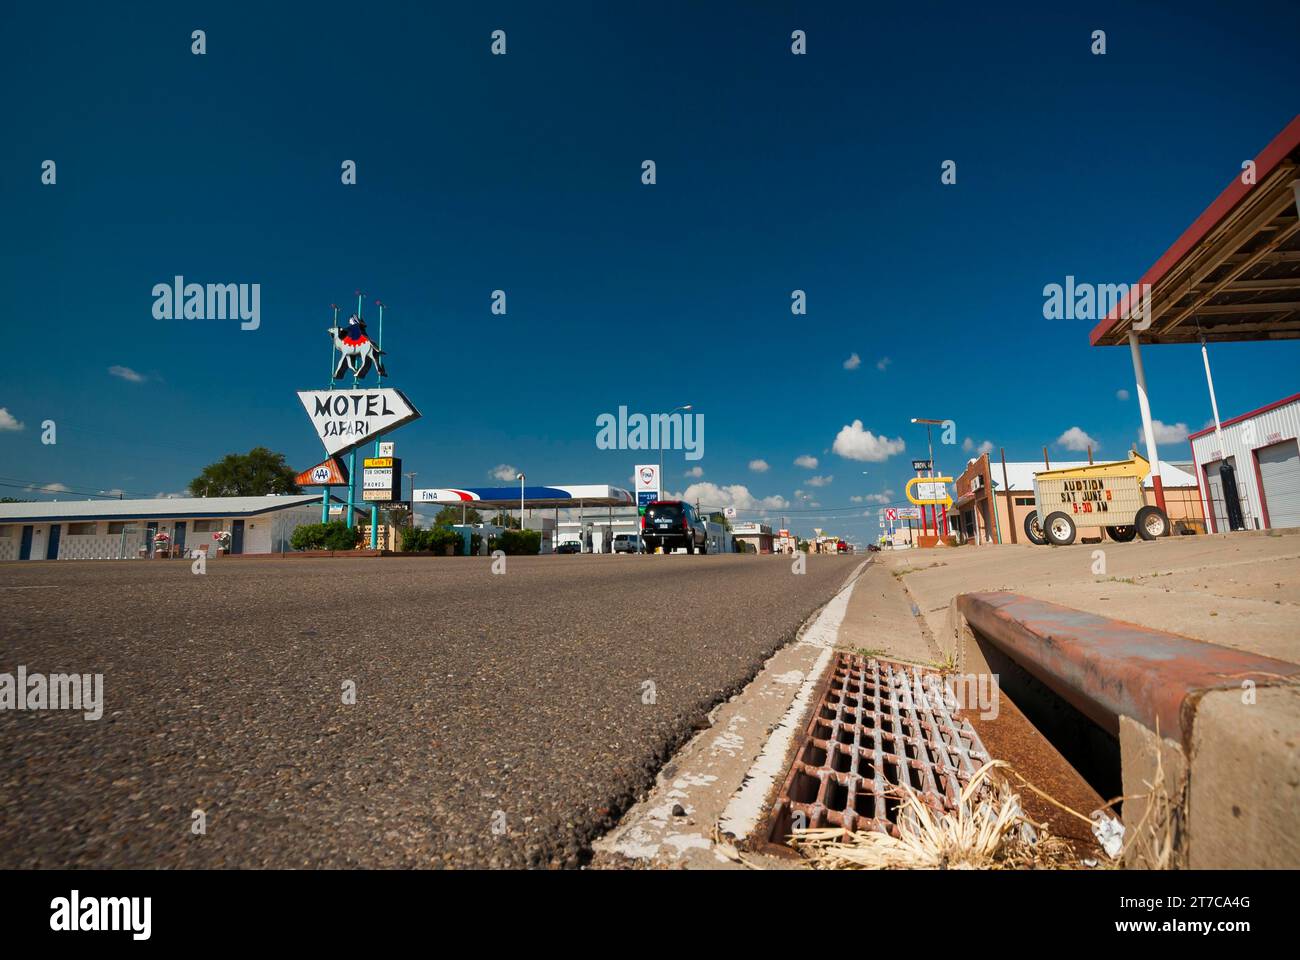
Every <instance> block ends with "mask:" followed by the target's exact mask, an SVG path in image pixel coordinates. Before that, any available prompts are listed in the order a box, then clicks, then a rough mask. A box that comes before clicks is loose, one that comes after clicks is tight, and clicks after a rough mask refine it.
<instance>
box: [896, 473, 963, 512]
mask: <svg viewBox="0 0 1300 960" xmlns="http://www.w3.org/2000/svg"><path fill="white" fill-rule="evenodd" d="M949 483H952V477H913V478H912V479H911V480H909V481H907V489H906V491H905V493H906V494H907V499H908V500H910V501H912V502H913V503H914V504H916V505H917V506H918V507H951V506H952V496H951V495H949V493H948V488H947V487H946V486H945V484H949ZM917 484H925V485H926V486H925V488H924V489H922V491H921V492H922V494H926V495H927V496H925V497H924V498H922V497H914V496H912V487H914V486H916V485H917ZM936 487H937V488H938V489H937V490H936V489H935V488H936ZM939 491H942V492H943V495H942V496H939V495H938V494H939Z"/></svg>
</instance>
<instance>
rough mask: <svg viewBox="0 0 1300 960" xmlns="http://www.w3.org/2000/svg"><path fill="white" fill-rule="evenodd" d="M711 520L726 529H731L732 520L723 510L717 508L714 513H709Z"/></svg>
mask: <svg viewBox="0 0 1300 960" xmlns="http://www.w3.org/2000/svg"><path fill="white" fill-rule="evenodd" d="M709 522H710V523H716V524H718V525H720V526H721V527H722V528H723V529H725V530H730V529H731V521H730V520H728V519H727V515H726V514H725V513H723V512H722V511H721V510H716V511H714V512H713V513H711V514H709Z"/></svg>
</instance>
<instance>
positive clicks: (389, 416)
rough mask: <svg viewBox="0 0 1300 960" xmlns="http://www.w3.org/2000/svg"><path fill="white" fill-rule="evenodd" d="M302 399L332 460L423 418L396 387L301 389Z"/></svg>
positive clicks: (299, 395) (304, 407) (299, 393)
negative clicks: (405, 424)
mask: <svg viewBox="0 0 1300 960" xmlns="http://www.w3.org/2000/svg"><path fill="white" fill-rule="evenodd" d="M298 399H299V400H301V401H302V406H303V409H304V410H306V411H307V416H308V417H309V418H310V419H311V423H312V426H313V427H315V428H316V436H318V437H319V438H320V442H321V444H322V445H323V446H324V447H325V452H326V453H327V454H329V455H330V456H331V457H332V456H335V455H336V454H339V453H345V452H347V451H349V450H352V449H354V448H356V447H359V446H360V445H361V444H363V443H365V442H366V441H367V440H370V439H373V438H374V437H375V436H377V435H379V434H381V433H387V432H388V431H390V430H393V429H395V428H397V427H400V426H401V425H402V424H404V423H410V422H411V421H412V420H418V419H419V418H420V411H418V410H416V409H415V405H414V404H412V403H411V401H410V400H408V399H407V398H406V394H404V393H402V391H400V390H398V389H396V388H394V387H375V388H373V389H367V390H299V391H298Z"/></svg>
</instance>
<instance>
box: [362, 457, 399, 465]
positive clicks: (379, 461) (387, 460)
mask: <svg viewBox="0 0 1300 960" xmlns="http://www.w3.org/2000/svg"><path fill="white" fill-rule="evenodd" d="M364 465H365V466H367V467H391V466H392V465H393V458H392V457H366V459H365V464H364Z"/></svg>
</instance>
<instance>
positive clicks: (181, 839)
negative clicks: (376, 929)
mask: <svg viewBox="0 0 1300 960" xmlns="http://www.w3.org/2000/svg"><path fill="white" fill-rule="evenodd" d="M861 559H862V558H856V559H855V558H852V557H816V556H815V557H813V558H811V559H810V560H809V562H808V565H807V573H806V574H804V575H801V576H800V575H795V574H793V573H792V572H791V564H790V561H789V560H786V559H780V558H776V557H757V556H735V555H731V556H704V557H702V556H687V555H685V554H680V555H674V556H666V557H665V556H657V557H656V556H649V557H647V556H627V555H622V556H596V557H592V556H553V557H526V558H509V560H508V561H507V567H506V573H505V574H504V575H494V574H493V573H492V572H491V561H490V560H488V559H477V558H475V559H460V558H393V559H364V558H358V559H355V560H354V559H344V560H325V559H316V560H306V559H297V560H271V559H225V560H213V561H210V562H209V563H208V566H207V572H206V574H204V575H195V574H193V573H192V572H191V567H190V563H189V562H188V561H179V560H178V561H127V562H100V563H91V562H67V561H60V562H49V563H26V564H18V563H11V564H3V565H0V604H2V607H0V609H2V610H3V613H2V614H0V673H6V672H7V673H10V674H16V670H17V667H18V666H19V665H23V666H25V667H26V670H27V672H28V673H29V674H33V673H46V674H49V673H58V672H76V673H102V674H103V683H104V701H105V706H104V715H103V717H102V719H100V720H97V721H87V720H85V719H83V717H82V714H81V713H79V712H73V711H53V710H44V711H16V710H4V711H0V867H6V868H8V867H68V866H76V867H353V866H356V867H470V866H484V867H497V866H515V867H522V866H567V867H574V866H579V865H581V864H582V863H584V862H585V861H586V859H587V858H588V856H589V855H590V843H591V840H592V839H593V838H594V837H596V836H599V835H600V833H601V832H603V831H604V830H605V829H607V828H608V827H609V826H610V825H611V824H612V823H613V822H614V820H615V819H616V818H617V816H618V815H619V813H621V812H622V811H623V810H624V809H626V808H627V807H628V806H629V805H630V804H631V803H632V802H633V801H634V800H635V799H636V797H637V796H638V794H640V793H641V792H642V791H643V790H644V789H645V788H646V787H647V786H649V785H650V784H651V782H652V780H653V774H654V771H655V770H656V769H657V768H658V767H659V766H660V765H661V764H662V763H663V761H664V760H665V759H666V758H667V757H668V756H670V755H671V753H672V751H673V750H674V749H675V748H676V747H677V746H678V745H680V744H681V743H683V742H684V741H685V739H686V738H687V737H689V735H690V734H691V732H692V730H693V729H694V728H695V727H696V726H698V725H700V724H702V723H703V722H704V719H705V716H706V714H707V712H708V710H709V709H710V708H711V707H712V706H713V705H714V704H716V703H718V702H719V701H720V700H722V699H724V698H726V697H727V696H729V695H731V694H733V693H735V692H737V691H738V690H739V689H740V688H741V687H742V686H743V685H744V684H745V682H746V681H747V680H748V679H750V678H751V677H753V676H754V675H755V674H756V673H757V671H758V670H759V668H760V667H761V665H762V663H763V661H764V659H765V658H766V657H768V656H769V655H770V654H771V653H772V652H773V651H774V650H775V649H776V648H777V647H779V646H780V645H782V644H784V643H785V642H787V641H788V640H790V639H791V638H792V637H793V635H794V633H795V631H796V630H797V628H798V627H799V625H800V624H801V623H802V622H803V621H804V620H805V619H806V618H807V617H808V616H809V615H810V614H811V613H812V612H813V611H814V610H815V609H817V608H818V607H819V606H820V605H821V604H822V603H824V602H825V601H826V600H828V599H829V598H830V597H831V596H832V594H833V593H834V592H835V590H836V589H837V588H838V587H839V586H840V584H842V583H843V582H844V580H845V578H846V577H847V576H848V575H849V574H850V572H851V571H852V570H853V569H854V567H856V566H857V564H858V563H860V562H861ZM348 683H352V684H355V689H356V702H355V704H348V703H345V702H344V689H345V686H346V685H347V684H348ZM195 811H202V815H201V816H196V814H195ZM199 825H201V826H202V828H203V831H204V832H201V833H196V832H195V831H196V830H197V829H198V826H199Z"/></svg>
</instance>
